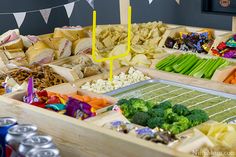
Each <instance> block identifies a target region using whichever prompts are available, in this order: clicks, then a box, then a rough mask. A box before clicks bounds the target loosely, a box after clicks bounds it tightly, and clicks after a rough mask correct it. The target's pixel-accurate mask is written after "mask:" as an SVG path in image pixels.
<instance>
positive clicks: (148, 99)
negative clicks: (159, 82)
mask: <svg viewBox="0 0 236 157" xmlns="http://www.w3.org/2000/svg"><path fill="white" fill-rule="evenodd" d="M181 89H183V88H177V89H175V90H172V91H170V92H167V93H164V94H160V95H157V96H154V97H152V98H150V99H147V100H146V101H149V100H153V99H155V98H158V97H160V96H163V95H168V94H170V93H173V92H176V91H179V90H181Z"/></svg>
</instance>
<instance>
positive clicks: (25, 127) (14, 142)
mask: <svg viewBox="0 0 236 157" xmlns="http://www.w3.org/2000/svg"><path fill="white" fill-rule="evenodd" d="M36 133H37V126H35V125H31V124H18V125H15V126H13V127H11V128H10V129H9V130H8V134H7V135H6V157H16V156H17V155H18V154H17V150H18V147H19V145H20V143H21V141H22V140H23V139H25V138H27V137H30V136H33V135H35V134H36Z"/></svg>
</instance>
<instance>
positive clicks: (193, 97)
mask: <svg viewBox="0 0 236 157" xmlns="http://www.w3.org/2000/svg"><path fill="white" fill-rule="evenodd" d="M204 95H208V94H200V95H197V96H195V97H192V98H190V99H187V100H184V101H181V102H179V103H178V104H182V103H185V102H188V101H190V100H193V99H196V98H199V97H201V96H204Z"/></svg>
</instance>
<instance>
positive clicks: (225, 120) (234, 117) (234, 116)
mask: <svg viewBox="0 0 236 157" xmlns="http://www.w3.org/2000/svg"><path fill="white" fill-rule="evenodd" d="M233 118H236V116H231V117H229V118H226V119H225V120H223V121H221V123H225V122H226V121H228V120H230V119H233Z"/></svg>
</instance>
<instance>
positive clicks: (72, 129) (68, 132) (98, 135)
mask: <svg viewBox="0 0 236 157" xmlns="http://www.w3.org/2000/svg"><path fill="white" fill-rule="evenodd" d="M56 89H58V87H57V88H56ZM17 97H19V94H18V96H16V95H14V96H12V98H17ZM0 103H1V116H11V117H15V118H17V119H18V122H19V123H32V124H35V125H37V126H38V128H39V131H40V132H42V133H45V134H48V135H51V136H52V137H53V140H54V142H55V143H56V145H57V146H58V148H59V149H60V151H61V155H62V157H77V156H81V157H91V156H94V157H100V156H104V157H109V156H113V157H120V156H124V157H131V156H132V157H143V156H165V157H174V156H179V157H191V155H189V154H185V153H180V152H177V151H175V150H174V149H171V148H168V147H166V146H164V145H157V144H154V143H152V142H148V141H145V140H142V139H139V138H136V137H133V136H129V135H125V134H121V133H118V132H115V131H112V130H109V129H105V128H101V127H97V126H96V125H93V123H91V124H90V122H87V123H86V122H84V121H80V120H77V119H75V118H71V117H68V116H65V115H60V114H58V113H55V112H52V111H48V110H45V109H42V108H38V107H35V106H32V105H29V104H25V103H23V102H20V101H18V100H14V99H10V98H7V97H0Z"/></svg>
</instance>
